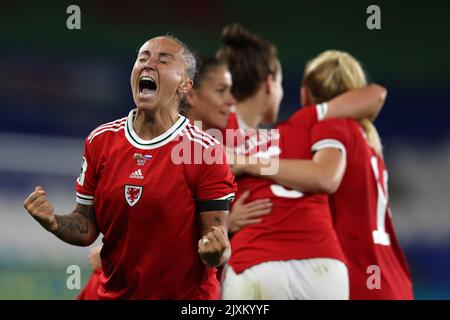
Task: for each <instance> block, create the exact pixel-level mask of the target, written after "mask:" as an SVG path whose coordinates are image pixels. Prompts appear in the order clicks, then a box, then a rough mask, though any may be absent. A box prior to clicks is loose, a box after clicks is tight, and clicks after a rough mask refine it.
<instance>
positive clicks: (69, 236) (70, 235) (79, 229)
mask: <svg viewBox="0 0 450 320" xmlns="http://www.w3.org/2000/svg"><path fill="white" fill-rule="evenodd" d="M55 217H56V221H57V223H58V229H57V230H56V232H55V235H56V236H57V237H58V238H60V239H61V240H63V241H65V242H68V243H70V244H74V245H78V246H87V245H90V244H91V243H92V242H93V241H95V239H96V238H97V235H98V230H97V227H96V222H95V214H94V210H93V206H87V205H81V204H77V206H76V208H75V210H74V211H73V212H72V213H71V214H69V215H65V216H58V215H57V216H55Z"/></svg>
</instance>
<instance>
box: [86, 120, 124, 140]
mask: <svg viewBox="0 0 450 320" xmlns="http://www.w3.org/2000/svg"><path fill="white" fill-rule="evenodd" d="M126 122H127V117H124V118H120V119H117V120H114V121H111V122H107V123H104V124H102V125H100V126H98V127H97V128H95V129H94V130H92V131H91V133H89V135H88V136H87V137H86V142H89V143H92V141H94V139H97V140H98V139H99V137H103V138H104V137H105V134H106V133H113V134H114V133H117V132H119V131H121V130H124V128H125V125H126Z"/></svg>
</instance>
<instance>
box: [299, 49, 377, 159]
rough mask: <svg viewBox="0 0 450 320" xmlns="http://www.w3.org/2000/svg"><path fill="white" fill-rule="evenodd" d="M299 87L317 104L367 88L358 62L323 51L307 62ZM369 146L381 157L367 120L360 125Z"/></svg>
mask: <svg viewBox="0 0 450 320" xmlns="http://www.w3.org/2000/svg"><path fill="white" fill-rule="evenodd" d="M302 85H303V86H304V87H305V88H307V89H308V91H309V94H310V98H311V102H312V103H321V102H325V101H328V100H331V99H333V98H334V97H336V96H338V95H340V94H342V93H344V92H346V91H348V90H351V89H357V88H362V87H365V86H366V85H367V79H366V75H365V73H364V70H363V68H362V67H361V64H360V63H359V61H358V60H356V59H355V58H354V57H353V56H352V55H350V54H349V53H347V52H342V51H338V50H327V51H324V52H322V53H321V54H319V55H318V56H317V57H315V58H314V59H312V60H311V61H309V62H308V63H307V65H306V68H305V73H304V76H303V81H302ZM360 124H361V127H362V128H363V130H364V132H365V133H366V136H367V139H368V141H369V144H370V146H371V147H372V148H373V149H374V150H375V151H376V152H377V153H378V154H379V155H380V156H382V145H381V139H380V136H379V134H378V132H377V129H376V128H375V126H374V125H373V123H372V122H371V121H370V120H368V119H363V120H361V121H360Z"/></svg>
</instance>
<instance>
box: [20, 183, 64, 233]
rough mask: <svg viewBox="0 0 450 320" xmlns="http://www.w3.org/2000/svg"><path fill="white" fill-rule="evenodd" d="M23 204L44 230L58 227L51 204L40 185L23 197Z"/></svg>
mask: <svg viewBox="0 0 450 320" xmlns="http://www.w3.org/2000/svg"><path fill="white" fill-rule="evenodd" d="M23 206H24V207H25V209H27V211H28V212H29V213H30V214H31V216H32V217H33V218H34V219H36V220H37V221H38V222H39V223H40V224H41V225H42V226H43V227H44V228H45V229H46V230H48V231H50V232H55V231H56V230H57V229H58V223H57V222H56V218H55V214H54V211H53V205H52V204H51V203H50V202H49V201H48V200H47V198H46V197H45V190H44V188H42V187H41V186H37V187H36V188H35V190H34V192H32V193H31V194H30V195H29V196H28V198H26V199H25V201H24V202H23Z"/></svg>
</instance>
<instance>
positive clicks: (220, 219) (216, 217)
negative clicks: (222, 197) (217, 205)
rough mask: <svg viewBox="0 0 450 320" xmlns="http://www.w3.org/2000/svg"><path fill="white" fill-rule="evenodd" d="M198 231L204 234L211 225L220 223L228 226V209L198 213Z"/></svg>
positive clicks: (210, 229) (210, 228)
mask: <svg viewBox="0 0 450 320" xmlns="http://www.w3.org/2000/svg"><path fill="white" fill-rule="evenodd" d="M200 224H201V225H200V232H201V234H202V235H206V234H207V233H208V232H210V231H212V227H213V226H218V225H222V226H224V227H225V228H226V229H227V228H228V211H208V212H202V213H200Z"/></svg>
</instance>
